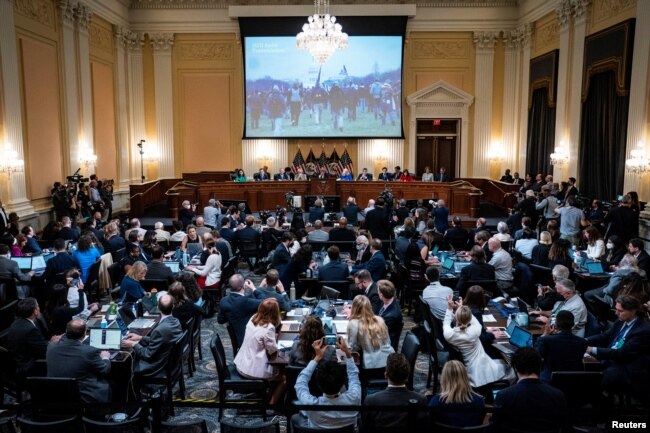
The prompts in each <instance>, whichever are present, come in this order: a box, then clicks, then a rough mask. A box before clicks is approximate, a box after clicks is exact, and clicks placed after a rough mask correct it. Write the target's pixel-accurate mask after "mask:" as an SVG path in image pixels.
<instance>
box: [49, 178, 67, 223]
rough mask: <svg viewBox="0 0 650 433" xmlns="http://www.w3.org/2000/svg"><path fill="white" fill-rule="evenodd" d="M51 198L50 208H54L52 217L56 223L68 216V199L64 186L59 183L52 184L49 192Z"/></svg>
mask: <svg viewBox="0 0 650 433" xmlns="http://www.w3.org/2000/svg"><path fill="white" fill-rule="evenodd" d="M50 193H51V196H52V206H54V215H55V218H56V220H57V221H61V219H62V218H63V217H64V216H71V214H70V197H69V196H68V189H67V187H66V185H64V184H62V183H61V182H54V185H53V188H52V190H51V191H50Z"/></svg>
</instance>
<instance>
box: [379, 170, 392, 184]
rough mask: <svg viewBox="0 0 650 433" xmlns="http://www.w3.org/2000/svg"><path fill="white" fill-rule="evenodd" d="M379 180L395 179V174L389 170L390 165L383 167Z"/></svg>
mask: <svg viewBox="0 0 650 433" xmlns="http://www.w3.org/2000/svg"><path fill="white" fill-rule="evenodd" d="M377 180H382V181H384V182H388V181H391V180H393V175H392V174H390V173H389V172H388V167H382V168H381V173H379V176H377Z"/></svg>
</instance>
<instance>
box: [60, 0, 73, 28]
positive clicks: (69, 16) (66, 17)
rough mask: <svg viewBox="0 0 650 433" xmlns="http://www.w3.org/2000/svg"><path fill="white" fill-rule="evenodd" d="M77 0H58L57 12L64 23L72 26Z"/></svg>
mask: <svg viewBox="0 0 650 433" xmlns="http://www.w3.org/2000/svg"><path fill="white" fill-rule="evenodd" d="M76 7H77V0H59V11H60V12H61V18H62V19H63V22H64V23H67V24H74V19H75V9H76Z"/></svg>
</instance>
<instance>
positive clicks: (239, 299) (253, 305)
mask: <svg viewBox="0 0 650 433" xmlns="http://www.w3.org/2000/svg"><path fill="white" fill-rule="evenodd" d="M229 284H230V294H229V295H228V296H225V297H224V298H223V299H222V300H221V302H220V303H219V315H218V316H217V322H219V323H221V324H222V325H223V324H224V323H226V322H227V323H228V324H229V325H230V326H232V328H233V330H234V331H235V335H236V336H237V340H238V341H237V344H241V343H242V341H244V334H245V333H246V324H247V323H248V321H249V320H250V318H251V317H252V316H253V314H255V313H256V312H257V307H258V306H259V305H260V303H261V302H262V300H261V299H255V298H253V297H251V296H246V294H245V289H250V290H252V291H255V286H254V285H253V283H252V282H251V281H250V280H246V281H244V277H242V275H241V274H235V275H233V276H232V277H230V281H229Z"/></svg>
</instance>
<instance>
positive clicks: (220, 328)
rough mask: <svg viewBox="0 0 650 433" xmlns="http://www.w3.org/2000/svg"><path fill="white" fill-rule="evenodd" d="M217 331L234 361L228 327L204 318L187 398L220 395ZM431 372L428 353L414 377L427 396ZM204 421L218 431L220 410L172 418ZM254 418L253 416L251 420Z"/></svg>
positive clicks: (186, 411)
mask: <svg viewBox="0 0 650 433" xmlns="http://www.w3.org/2000/svg"><path fill="white" fill-rule="evenodd" d="M240 272H241V273H242V274H244V276H245V277H246V278H250V279H251V280H252V281H253V282H254V283H259V281H261V277H260V276H258V275H255V274H253V273H250V272H248V271H247V268H240ZM414 326H415V324H414V323H413V319H412V317H410V316H405V323H404V330H403V331H402V339H403V337H404V334H405V333H406V332H407V331H408V330H409V329H411V328H413V327H414ZM215 332H216V333H218V334H219V337H220V338H221V340H222V342H223V344H224V347H225V349H226V356H227V358H228V361H229V362H232V359H233V353H232V346H231V344H230V337H229V336H228V331H227V330H226V327H225V325H220V324H218V323H217V319H216V316H215V317H214V318H211V319H204V321H203V326H202V334H201V340H202V349H203V360H202V361H198V360H197V364H196V367H197V371H196V372H195V373H194V377H188V376H187V375H186V376H185V386H186V390H187V393H186V394H187V395H186V396H187V398H188V399H193V400H216V399H217V396H218V389H219V381H218V378H217V370H216V367H215V362H214V359H213V358H212V353H211V352H210V340H211V339H212V337H213V336H214V335H215ZM427 372H428V361H427V357H426V354H422V353H420V354H419V356H418V360H417V363H416V366H415V378H414V388H415V390H416V391H418V392H420V393H422V394H424V393H425V391H426V389H425V386H426V380H427ZM224 416H225V417H230V418H232V417H236V418H237V419H238V420H242V419H244V418H245V417H246V418H248V417H247V416H245V415H244V416H242V415H241V414H237V411H236V410H234V409H229V410H226V411H225V415H224ZM200 418H203V419H205V420H206V421H207V422H208V427H209V430H210V432H218V431H219V424H218V421H217V419H218V410H213V409H203V408H177V409H176V416H175V417H173V418H171V419H170V421H173V422H183V421H191V420H196V419H200ZM250 418H252V417H250ZM280 425H281V430H282V432H285V431H286V418H285V417H280Z"/></svg>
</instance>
